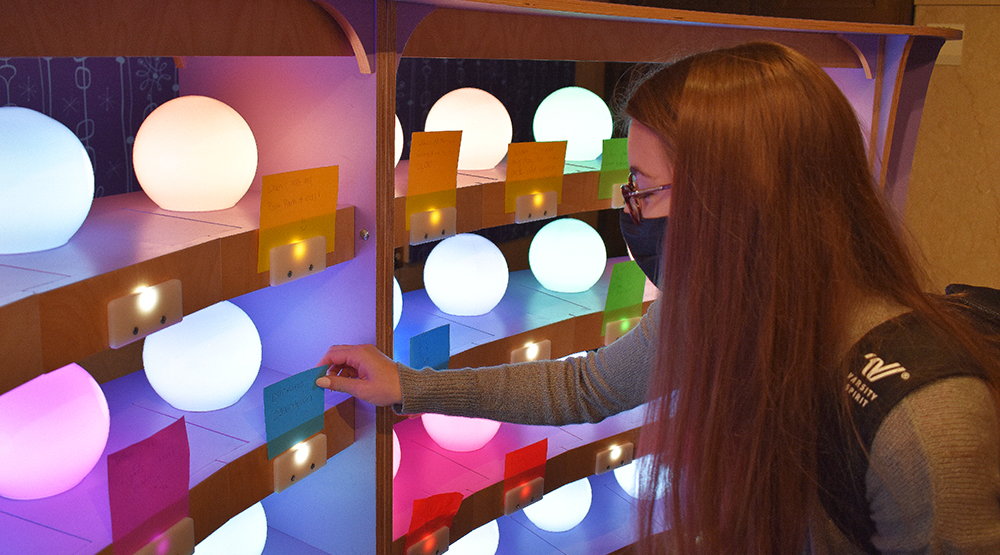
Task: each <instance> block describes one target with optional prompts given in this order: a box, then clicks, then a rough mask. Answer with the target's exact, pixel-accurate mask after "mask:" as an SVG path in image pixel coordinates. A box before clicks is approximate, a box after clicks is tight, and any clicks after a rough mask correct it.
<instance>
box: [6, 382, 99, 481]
mask: <svg viewBox="0 0 1000 555" xmlns="http://www.w3.org/2000/svg"><path fill="white" fill-rule="evenodd" d="M110 425H111V417H110V413H109V412H108V401H107V399H106V398H105V397H104V392H103V391H102V390H101V387H100V386H99V385H97V382H96V381H94V378H93V377H91V375H90V374H89V373H87V371H86V370H84V369H83V368H81V367H80V366H78V365H76V364H70V365H68V366H63V367H62V368H59V369H58V370H53V371H52V372H49V373H47V374H42V375H41V376H38V377H36V378H34V379H33V380H31V381H28V382H25V383H23V384H21V385H19V386H17V387H15V388H14V389H11V390H10V391H8V392H6V393H4V394H3V395H0V496H3V497H7V498H10V499H41V498H43V497H51V496H53V495H58V494H60V493H63V492H64V491H66V490H68V489H70V488H72V487H73V486H76V485H77V484H79V483H80V482H81V481H83V479H84V478H85V477H86V476H87V474H89V473H90V471H91V470H92V469H93V468H94V466H95V465H96V464H97V463H98V461H100V460H101V455H102V454H103V453H104V447H105V445H106V444H107V442H108V431H109V430H110Z"/></svg>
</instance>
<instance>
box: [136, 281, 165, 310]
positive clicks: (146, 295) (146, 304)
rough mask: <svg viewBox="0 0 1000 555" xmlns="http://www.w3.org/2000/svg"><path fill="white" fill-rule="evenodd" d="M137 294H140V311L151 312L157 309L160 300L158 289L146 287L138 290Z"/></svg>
mask: <svg viewBox="0 0 1000 555" xmlns="http://www.w3.org/2000/svg"><path fill="white" fill-rule="evenodd" d="M136 293H139V298H138V300H137V302H138V306H139V310H141V311H142V312H149V311H150V310H153V309H154V308H156V301H158V300H159V294H157V292H156V289H153V288H150V287H145V286H144V287H140V288H139V289H137V290H136Z"/></svg>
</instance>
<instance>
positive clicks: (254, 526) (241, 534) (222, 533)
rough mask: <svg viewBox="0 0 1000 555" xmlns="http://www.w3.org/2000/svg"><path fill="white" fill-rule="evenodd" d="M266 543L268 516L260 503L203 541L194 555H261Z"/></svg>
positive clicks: (196, 547)
mask: <svg viewBox="0 0 1000 555" xmlns="http://www.w3.org/2000/svg"><path fill="white" fill-rule="evenodd" d="M265 543H267V514H266V513H264V506H263V505H261V504H260V503H259V502H258V503H254V504H253V505H250V507H249V508H248V509H246V510H244V511H243V512H241V513H240V514H238V515H236V516H234V517H233V518H231V519H229V520H228V521H227V522H226V523H225V524H223V525H222V526H220V527H219V528H217V529H216V530H215V532H212V533H211V534H209V536H208V537H207V538H205V539H203V540H201V542H200V543H199V544H198V545H196V546H195V548H194V555H237V554H238V555H260V554H261V553H263V552H264V544H265Z"/></svg>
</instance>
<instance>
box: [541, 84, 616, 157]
mask: <svg viewBox="0 0 1000 555" xmlns="http://www.w3.org/2000/svg"><path fill="white" fill-rule="evenodd" d="M613 129H614V122H613V120H612V118H611V111H610V110H609V109H608V105H607V103H605V102H604V100H603V99H602V98H601V97H599V96H597V95H596V94H594V93H592V92H590V91H589V90H587V89H584V88H582V87H564V88H562V89H559V90H557V91H555V92H553V93H552V94H550V95H548V96H547V97H545V99H544V100H542V103H541V104H539V105H538V109H537V110H535V117H534V121H533V122H532V130H533V132H534V135H535V140H536V141H539V142H543V141H566V160H567V161H585V160H594V159H595V158H597V157H598V156H600V155H601V152H602V150H603V148H604V140H605V139H610V138H611V133H612V131H613Z"/></svg>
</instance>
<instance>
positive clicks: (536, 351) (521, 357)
mask: <svg viewBox="0 0 1000 555" xmlns="http://www.w3.org/2000/svg"><path fill="white" fill-rule="evenodd" d="M550 358H552V341H551V340H549V339H542V340H541V341H536V342H534V343H528V344H527V345H525V346H524V347H521V348H519V349H514V350H513V351H511V352H510V363H511V364H517V363H518V362H532V361H535V360H548V359H550Z"/></svg>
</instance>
